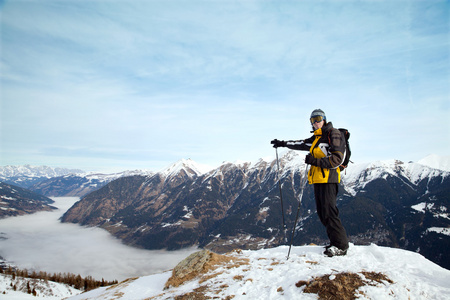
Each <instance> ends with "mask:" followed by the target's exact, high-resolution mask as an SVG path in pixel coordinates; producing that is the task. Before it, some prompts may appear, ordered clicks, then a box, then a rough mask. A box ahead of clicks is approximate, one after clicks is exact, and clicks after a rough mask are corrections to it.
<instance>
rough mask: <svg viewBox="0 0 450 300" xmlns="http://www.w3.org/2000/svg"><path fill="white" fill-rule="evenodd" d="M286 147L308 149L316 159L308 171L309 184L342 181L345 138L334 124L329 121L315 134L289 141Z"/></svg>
mask: <svg viewBox="0 0 450 300" xmlns="http://www.w3.org/2000/svg"><path fill="white" fill-rule="evenodd" d="M286 147H288V148H290V149H295V150H306V151H308V150H309V152H310V153H311V155H312V156H313V157H314V158H315V159H316V161H315V163H314V164H312V165H311V168H310V169H309V172H308V181H309V184H316V183H339V182H340V181H341V171H340V169H339V166H340V164H341V163H342V161H343V159H344V152H345V139H344V136H343V135H342V134H341V132H340V131H339V130H338V129H335V128H333V124H332V123H331V122H328V123H327V124H326V125H324V126H323V127H322V128H320V129H317V130H315V131H314V135H313V136H312V137H310V138H308V139H305V140H300V141H288V142H287V144H286Z"/></svg>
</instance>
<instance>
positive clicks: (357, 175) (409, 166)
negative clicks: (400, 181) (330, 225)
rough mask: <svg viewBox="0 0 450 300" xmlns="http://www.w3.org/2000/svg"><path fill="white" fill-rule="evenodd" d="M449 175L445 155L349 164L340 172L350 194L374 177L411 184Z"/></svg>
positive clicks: (449, 168) (449, 170) (449, 171)
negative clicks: (392, 177)
mask: <svg viewBox="0 0 450 300" xmlns="http://www.w3.org/2000/svg"><path fill="white" fill-rule="evenodd" d="M449 175H450V167H448V166H447V157H441V158H439V157H438V156H435V155H433V156H429V157H427V158H424V159H422V160H420V161H419V162H417V163H415V162H409V163H404V162H402V161H399V160H387V161H376V162H371V163H365V164H354V165H352V164H351V165H350V166H349V167H348V168H347V169H346V171H345V172H343V173H342V182H343V184H344V186H345V188H346V189H347V191H349V192H350V193H351V194H352V195H355V193H356V190H359V189H363V188H364V187H365V186H366V185H367V183H369V182H371V181H373V180H375V179H379V178H382V179H386V178H387V177H388V176H394V177H399V178H405V179H407V180H408V181H409V182H410V183H412V184H417V183H418V182H420V181H421V180H423V179H425V178H428V180H430V179H431V178H434V177H437V176H442V177H443V178H445V177H447V176H449Z"/></svg>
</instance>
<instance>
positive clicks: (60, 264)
mask: <svg viewBox="0 0 450 300" xmlns="http://www.w3.org/2000/svg"><path fill="white" fill-rule="evenodd" d="M53 199H54V200H55V204H54V205H55V206H56V207H58V208H59V210H55V211H51V212H37V213H34V214H31V215H24V216H19V217H14V218H6V219H2V220H0V227H1V228H2V232H0V256H1V257H3V258H4V259H6V261H7V262H8V264H13V265H15V266H18V267H19V268H21V269H28V270H38V271H46V272H48V273H60V272H61V273H72V274H76V275H78V274H80V275H81V276H82V277H86V276H92V277H94V278H95V279H97V280H101V279H102V278H104V279H106V280H114V279H117V280H119V281H122V280H125V279H126V278H130V277H135V276H142V275H148V274H153V273H159V272H163V271H167V270H169V269H171V268H173V267H175V265H176V264H177V263H178V262H180V261H181V260H183V259H184V258H186V257H187V256H189V255H190V254H191V253H193V252H195V251H198V250H197V249H195V248H185V249H183V250H179V251H164V250H144V249H138V248H133V247H129V246H126V245H125V244H123V243H122V242H121V241H120V240H118V239H116V238H114V237H113V236H112V235H111V234H110V233H109V232H107V231H106V230H103V229H101V228H98V227H83V226H79V225H78V224H71V223H61V222H60V221H59V218H60V217H61V216H62V214H63V213H64V212H66V210H67V209H69V208H70V206H71V205H73V204H74V203H75V201H78V200H79V198H74V197H72V198H64V197H63V198H53ZM93 241H95V242H93ZM68 258H70V259H68Z"/></svg>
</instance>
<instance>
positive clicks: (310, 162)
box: [305, 153, 319, 166]
mask: <svg viewBox="0 0 450 300" xmlns="http://www.w3.org/2000/svg"><path fill="white" fill-rule="evenodd" d="M305 163H306V164H308V165H313V166H318V165H319V164H318V161H317V158H314V157H313V156H312V155H311V153H310V154H308V155H306V156H305Z"/></svg>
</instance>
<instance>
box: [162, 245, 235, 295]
mask: <svg viewBox="0 0 450 300" xmlns="http://www.w3.org/2000/svg"><path fill="white" fill-rule="evenodd" d="M230 260H231V257H229V256H225V255H220V254H216V253H214V252H211V251H209V250H202V251H199V252H195V253H192V254H191V255H189V256H188V257H187V258H185V259H184V260H183V261H181V262H180V263H179V264H178V265H177V266H176V267H175V268H174V269H173V271H172V277H170V278H169V280H168V281H167V283H166V289H167V288H169V287H171V286H173V287H177V286H179V285H181V284H183V283H184V282H186V281H189V280H192V279H193V278H195V277H197V276H199V275H200V274H205V273H207V272H208V271H209V270H211V269H213V268H214V267H215V266H217V265H219V264H221V263H226V262H229V261H230Z"/></svg>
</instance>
